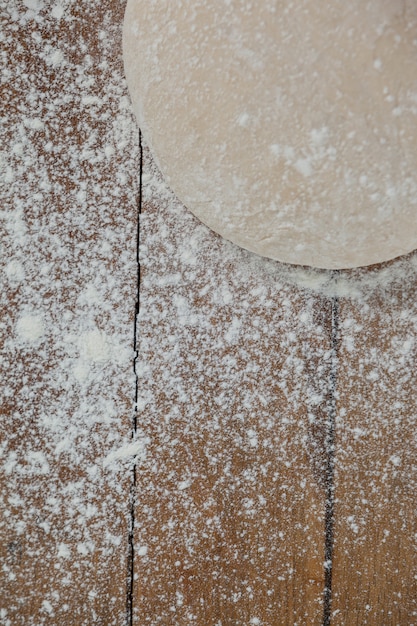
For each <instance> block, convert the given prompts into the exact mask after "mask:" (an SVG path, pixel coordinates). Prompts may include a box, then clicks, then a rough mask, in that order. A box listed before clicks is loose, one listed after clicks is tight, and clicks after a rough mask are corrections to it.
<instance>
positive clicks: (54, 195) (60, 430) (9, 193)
mask: <svg viewBox="0 0 417 626" xmlns="http://www.w3.org/2000/svg"><path fill="white" fill-rule="evenodd" d="M39 9H40V10H39ZM0 11H1V18H2V24H1V34H2V77H3V79H4V81H5V82H4V83H3V87H2V95H1V101H2V113H3V115H4V116H5V119H4V125H3V126H2V151H3V152H2V156H3V157H4V160H3V161H2V168H1V175H2V190H1V198H2V201H1V206H0V212H1V219H0V228H1V235H0V236H1V244H2V252H1V258H0V270H1V285H2V287H1V293H0V298H1V304H0V310H1V335H2V338H1V341H0V345H1V366H0V367H1V435H0V439H1V457H0V458H1V460H0V468H1V505H0V508H1V516H0V538H1V539H0V563H1V568H0V623H1V624H2V625H4V626H6V625H7V626H15V625H16V626H17V625H20V624H22V625H24V626H29V625H36V626H40V625H47V624H49V625H51V626H52V625H56V624H63V625H64V624H65V625H66V624H68V625H74V626H75V625H76V626H81V625H82V624H83V625H88V626H91V625H92V624H100V625H102V626H109V625H113V624H114V625H116V626H120V624H123V623H125V621H126V611H127V607H126V597H127V583H128V560H129V547H128V530H129V525H130V511H129V489H130V480H131V474H130V471H129V468H124V469H123V468H120V467H119V468H118V467H117V466H116V467H114V468H110V467H109V468H108V469H105V468H104V467H103V459H104V458H105V457H106V455H107V454H108V453H110V452H111V451H112V450H114V449H116V448H117V447H118V446H120V445H123V443H124V442H126V441H127V442H128V441H129V436H130V430H131V420H132V414H133V407H132V404H133V396H134V375H133V371H132V347H133V341H132V327H133V319H134V310H135V309H134V306H135V299H136V293H135V290H136V266H135V252H136V203H137V197H135V193H136V192H137V184H136V181H137V167H138V160H137V157H138V150H137V137H138V134H137V131H136V129H135V126H134V123H133V120H132V118H131V115H130V113H129V112H128V111H126V108H125V109H123V106H124V104H125V105H126V107H127V106H128V100H127V92H126V88H125V85H124V83H123V78H122V76H123V75H122V61H121V52H120V51H121V24H122V18H123V6H122V5H121V4H120V3H118V2H113V1H111V0H105V1H104V2H100V3H99V4H98V3H92V2H90V0H88V1H81V2H64V3H63V4H62V5H61V4H60V3H58V2H57V3H41V2H39V3H37V2H20V1H19V2H15V1H14V0H11V1H10V2H2V3H1V8H0ZM121 96H122V97H121ZM123 98H124V99H125V100H123ZM2 122H3V121H2ZM123 124H124V125H125V127H126V131H125V136H124V137H123V136H122V135H121V133H120V126H121V125H123ZM120 139H122V140H123V141H122V142H120ZM118 142H120V143H118ZM123 177H124V184H123V185H121V179H122V178H123ZM135 188H136V192H135ZM36 324H38V326H39V325H41V326H42V325H43V328H41V327H40V326H39V328H38V331H39V333H38V334H39V336H38V337H37V332H36V328H37V326H36ZM103 337H104V338H107V339H108V342H109V344H108V345H111V342H112V341H113V340H114V341H116V340H117V341H118V340H120V339H121V340H123V341H124V345H123V350H124V354H125V357H126V358H123V359H117V358H116V359H114V358H107V357H106V354H105V351H104V355H100V353H98V358H94V355H95V353H94V349H95V348H94V341H95V340H96V339H97V340H98V341H99V342H100V340H101V339H102V338H103ZM80 341H81V343H80ZM103 341H104V339H103ZM83 342H84V343H85V344H86V345H82V344H83ZM104 345H107V344H104ZM107 347H108V346H107ZM99 348H100V343H99ZM83 354H84V357H85V358H82V356H83ZM96 356H97V355H96ZM77 367H78V369H77ZM121 469H123V471H121Z"/></svg>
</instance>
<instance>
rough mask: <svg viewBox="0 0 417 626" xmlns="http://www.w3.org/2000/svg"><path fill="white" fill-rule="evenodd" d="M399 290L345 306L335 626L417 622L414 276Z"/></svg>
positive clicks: (416, 288) (342, 308)
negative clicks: (343, 625) (338, 625)
mask: <svg viewBox="0 0 417 626" xmlns="http://www.w3.org/2000/svg"><path fill="white" fill-rule="evenodd" d="M408 279H410V277H408ZM395 287H396V288H395V289H393V288H392V287H388V288H387V289H386V290H385V292H381V290H380V291H379V293H375V294H374V295H372V294H370V295H369V296H368V297H366V298H362V299H360V300H352V301H349V300H344V301H342V302H341V305H340V316H341V320H340V323H341V344H340V354H339V379H338V403H337V405H338V410H337V426H336V482H335V485H336V491H335V499H336V507H335V511H336V515H335V549H334V563H333V606H332V610H333V620H332V624H335V625H337V624H340V625H342V624H349V625H351V624H352V625H361V626H362V625H363V624H369V625H372V626H380V625H384V626H394V625H396V626H400V625H401V626H402V625H404V626H406V625H411V624H416V623H417V577H416V573H417V540H416V537H417V535H416V532H417V511H416V498H417V482H416V459H417V444H416V419H417V402H416V393H415V391H416V350H415V338H416V323H417V308H416V302H417V300H416V293H417V282H416V278H415V277H413V278H412V279H411V282H407V283H403V284H400V285H396V286H395Z"/></svg>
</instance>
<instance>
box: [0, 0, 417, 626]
mask: <svg viewBox="0 0 417 626" xmlns="http://www.w3.org/2000/svg"><path fill="white" fill-rule="evenodd" d="M3 4H4V6H3V7H2V9H1V10H2V14H1V17H2V33H5V35H6V38H5V41H6V46H5V47H4V52H3V68H4V71H3V75H4V78H5V80H6V82H5V84H4V85H3V88H2V89H3V91H2V103H3V105H4V109H5V112H6V115H7V117H6V125H5V127H4V128H5V134H4V138H5V142H4V145H3V146H2V150H3V156H4V159H3V160H2V163H1V174H2V182H3V183H4V185H3V191H2V206H1V218H2V221H1V228H2V231H1V240H2V241H1V242H2V244H3V246H4V253H3V251H2V257H1V259H0V267H1V270H2V290H1V293H0V298H1V301H0V302H1V304H0V306H1V312H2V317H1V332H2V340H1V348H2V362H1V375H2V397H1V419H2V434H1V449H0V451H1V457H0V459H1V461H0V463H1V471H2V474H1V481H2V482H1V513H2V516H1V520H0V537H1V541H0V560H1V566H2V567H1V570H0V623H1V624H3V623H4V624H5V625H7V626H9V625H12V626H14V624H22V625H23V624H24V625H35V624H36V626H41V625H42V626H43V625H51V626H52V625H55V624H58V623H59V624H65V625H66V624H68V625H70V626H72V625H77V626H79V625H84V624H85V625H88V626H90V625H93V624H101V625H103V626H111V625H112V624H114V625H117V626H119V625H120V624H126V625H130V624H136V625H138V626H142V625H143V626H145V625H146V624H152V625H153V624H166V625H172V626H176V625H179V626H182V625H183V626H185V625H188V624H196V625H197V624H199V625H201V626H220V624H221V626H239V625H242V626H246V625H248V626H251V625H257V624H259V625H262V626H281V625H296V624H297V625H298V626H300V625H304V624H305V625H306V626H308V625H310V624H313V625H314V624H317V625H319V624H325V625H326V626H333V625H346V626H351V625H352V626H353V625H362V624H367V625H372V626H385V625H387V626H412V625H413V624H417V589H416V580H417V563H416V561H417V555H416V547H417V540H416V536H417V535H416V533H417V529H416V505H415V503H416V495H417V494H416V480H415V472H416V467H415V466H416V458H417V457H416V452H417V450H416V445H417V444H416V435H415V423H416V414H417V412H416V401H415V383H416V381H415V378H416V373H415V372H416V367H415V366H416V363H415V343H414V342H415V336H416V324H417V310H416V307H417V305H416V302H417V298H416V296H417V284H416V280H415V278H412V279H411V280H409V281H407V282H404V283H402V284H401V283H398V282H397V283H396V285H395V286H391V287H387V288H386V289H385V290H384V289H380V290H378V291H377V292H375V293H374V294H371V293H370V294H363V295H362V296H356V297H355V298H349V297H344V298H339V300H338V301H336V300H335V299H334V298H331V297H330V296H320V295H318V294H317V293H314V292H313V291H308V290H307V289H302V288H301V287H297V286H295V285H293V286H291V285H289V284H287V283H285V282H283V281H282V278H281V277H280V275H279V274H278V273H277V272H276V271H275V269H274V268H275V265H274V264H273V263H272V264H271V263H264V262H263V261H261V260H259V259H257V258H256V257H255V256H254V255H251V254H249V253H246V252H245V251H243V250H238V249H237V248H235V247H234V246H231V244H228V243H227V242H225V241H223V240H222V239H221V238H219V237H217V236H216V235H214V234H213V233H211V232H209V231H208V230H207V229H206V228H205V227H203V226H202V225H201V224H199V222H198V221H197V220H196V219H195V218H194V217H193V216H192V215H190V214H189V213H188V212H187V211H186V210H185V209H184V207H182V206H181V205H180V204H178V203H177V202H176V201H175V200H174V199H173V198H172V197H171V196H170V195H169V193H168V192H167V190H166V187H164V185H163V184H161V183H160V180H159V178H158V173H157V172H156V171H155V168H154V166H153V165H152V162H151V159H150V157H149V155H148V153H147V151H146V150H145V160H144V166H143V178H142V183H143V206H142V217H141V288H140V314H139V317H138V321H137V328H136V348H137V350H138V355H137V359H136V373H137V377H138V397H137V411H136V422H137V423H136V430H137V432H136V437H137V438H138V439H139V441H141V440H143V442H144V447H145V449H146V454H144V455H143V458H142V455H139V457H138V461H137V467H136V476H135V481H136V483H135V488H134V495H135V506H134V508H132V502H131V493H132V492H131V487H132V483H131V480H132V472H131V465H130V464H129V462H127V463H126V464H123V463H122V464H120V463H119V464H117V463H116V464H113V465H110V466H109V467H108V468H105V467H104V466H103V460H104V459H105V457H106V455H107V454H108V453H109V452H111V451H113V450H117V449H118V448H119V447H120V446H122V445H123V444H125V443H126V442H127V443H128V442H129V441H130V437H131V434H132V433H131V430H132V415H133V410H134V392H135V378H134V372H133V370H132V358H131V357H132V355H131V354H130V353H125V352H123V350H121V351H120V355H119V353H118V354H117V355H113V356H114V358H107V359H106V358H105V357H103V359H102V360H100V358H101V357H100V358H99V359H98V360H97V361H94V359H93V360H90V361H89V363H88V366H89V370H88V371H86V370H85V363H84V362H80V358H81V357H80V355H82V354H83V350H85V349H86V350H87V352H88V350H89V349H90V348H89V347H88V346H87V348H85V347H83V345H82V344H81V343H80V342H79V338H81V340H87V343H88V341H89V339H88V338H90V339H91V337H92V336H93V337H97V336H98V337H102V336H105V337H107V338H109V341H110V339H111V337H112V336H115V337H116V336H117V337H120V334H122V335H123V336H124V337H125V339H126V340H127V341H128V342H131V343H132V346H133V332H134V319H133V317H134V309H135V303H136V297H137V296H136V265H135V262H136V259H135V256H136V210H137V204H138V202H139V197H138V196H139V188H138V174H139V135H138V133H137V129H136V127H135V124H134V122H133V119H132V116H131V112H130V110H129V101H128V98H127V91H126V87H125V84H124V81H123V75H122V60H121V41H120V35H121V25H122V19H123V8H124V4H123V3H121V4H120V3H119V2H116V1H114V0H105V1H104V2H101V3H99V4H97V5H96V4H93V3H91V2H87V0H82V1H80V2H72V1H71V2H65V3H63V4H62V5H61V4H59V3H55V4H54V5H53V6H48V7H47V6H46V3H45V6H41V5H42V3H36V2H31V1H30V0H28V1H27V2H17V1H14V0H11V1H10V3H3ZM10 215H13V219H12V218H11V217H10ZM97 285H99V286H100V287H99V289H98V290H97ZM93 287H94V288H93ZM31 316H32V317H31ZM28 319H29V320H32V322H33V320H35V321H34V323H35V325H36V320H37V319H41V320H42V323H43V325H44V328H43V330H42V332H40V334H39V337H37V338H36V337H34V336H33V335H31V332H26V330H25V328H26V327H25V325H24V324H23V326H22V320H24V321H25V320H26V321H25V323H27V321H28ZM25 333H26V335H25ZM89 333H90V334H89ZM91 333H93V335H91ZM94 333H95V334H94ZM35 335H36V333H35ZM77 337H78V339H77ZM77 367H78V369H77ZM83 368H84V369H83ZM103 381H104V384H103ZM333 438H334V449H333V448H332V443H333ZM333 463H334V465H333ZM132 524H134V534H133V537H132V536H131V535H130V534H129V533H130V529H131V525H132ZM132 545H134V549H135V551H134V555H133V556H134V559H133V562H132V560H131V556H132V553H131V550H132ZM326 557H327V558H329V557H330V560H331V564H332V568H331V569H327V570H325V566H324V561H325V558H326ZM326 571H327V573H326ZM326 584H327V585H330V584H331V593H330V590H329V593H327V594H326V593H325V586H326ZM330 600H331V602H330Z"/></svg>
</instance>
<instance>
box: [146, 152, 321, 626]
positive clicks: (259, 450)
mask: <svg viewBox="0 0 417 626" xmlns="http://www.w3.org/2000/svg"><path fill="white" fill-rule="evenodd" d="M148 169H149V162H148V160H146V161H145V166H144V179H147V178H148ZM141 242H142V250H143V252H142V259H141V291H140V294H141V295H140V316H139V325H138V350H139V358H138V363H139V370H138V373H139V407H140V410H139V413H138V427H139V430H140V432H141V434H142V436H143V437H145V438H146V439H148V440H149V445H148V455H147V458H146V461H145V462H144V463H143V464H142V465H140V467H139V469H138V474H137V506H136V511H135V529H136V530H135V542H136V546H137V552H136V554H137V559H136V561H135V570H136V585H135V600H136V603H135V611H136V614H135V615H136V622H135V623H137V624H156V623H163V624H184V625H185V624H189V623H197V624H207V625H208V624H210V625H213V626H214V625H215V624H220V623H221V624H235V625H239V624H242V625H244V624H245V625H246V624H321V623H322V619H323V589H324V568H323V561H324V536H325V533H324V529H325V524H324V513H325V483H326V465H327V455H326V451H325V435H326V433H325V430H326V420H327V413H328V408H329V393H330V389H329V384H330V382H329V381H330V366H331V344H330V338H331V302H330V301H328V300H326V299H324V298H320V297H319V296H312V295H311V294H306V293H303V292H302V291H301V290H299V289H297V288H294V287H292V288H291V287H284V286H283V285H281V284H280V283H279V280H278V279H277V278H276V277H274V276H273V275H268V272H266V271H265V269H263V268H262V264H261V266H259V267H258V266H253V265H252V260H253V257H252V255H250V254H249V253H246V252H245V251H243V250H242V251H238V250H237V249H236V247H235V246H232V245H231V244H228V243H227V242H225V241H223V240H221V238H219V237H217V236H216V235H215V234H214V233H212V232H210V231H208V229H206V228H204V227H203V226H201V225H200V224H199V223H198V221H197V220H196V219H195V218H194V217H193V216H191V215H190V214H189V213H188V212H187V211H186V210H185V209H184V208H183V207H182V206H181V205H180V204H178V203H177V204H175V203H174V204H173V203H172V198H171V200H170V201H169V202H168V203H167V202H164V200H163V198H162V197H161V196H156V197H152V194H151V196H150V197H149V198H147V199H146V201H145V203H144V208H143V212H142V216H141ZM311 328H314V330H313V332H311Z"/></svg>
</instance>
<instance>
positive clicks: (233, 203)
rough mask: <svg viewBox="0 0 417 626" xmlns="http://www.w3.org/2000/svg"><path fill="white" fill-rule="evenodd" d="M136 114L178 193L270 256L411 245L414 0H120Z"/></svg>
mask: <svg viewBox="0 0 417 626" xmlns="http://www.w3.org/2000/svg"><path fill="white" fill-rule="evenodd" d="M124 59H125V70H126V76H127V80H128V85H129V90H130V94H131V97H132V101H133V105H134V109H135V114H136V116H137V119H138V121H139V125H140V126H141V128H142V130H143V132H144V135H145V138H146V140H147V142H148V144H149V145H150V147H151V150H152V152H153V153H154V156H155V158H156V161H157V164H158V165H159V167H160V168H161V171H162V173H163V174H164V177H165V178H166V180H167V182H168V184H169V185H170V187H171V188H172V189H173V191H174V192H175V193H176V195H177V196H178V198H179V199H180V200H181V201H182V202H183V203H184V204H185V206H187V207H188V208H189V209H190V210H191V211H192V212H193V213H194V214H195V215H196V216H197V217H198V218H200V219H201V220H202V221H203V222H204V223H205V224H207V225H208V226H209V227H210V228H212V229H213V230H214V231H216V232H217V233H220V234H221V235H222V236H223V237H225V238H226V239H229V240H230V241H233V242H234V243H236V244H238V245H240V246H242V247H243V248H246V249H248V250H251V251H253V252H255V253H257V254H260V255H264V256H267V257H270V258H273V259H277V260H279V261H284V262H287V263H295V264H301V265H310V266H315V267H321V268H329V269H330V268H333V269H337V268H350V267H358V266H364V265H370V264H374V263H379V262H381V261H386V260H388V259H392V258H394V257H397V256H399V255H402V254H405V253H407V252H410V251H411V250H414V249H415V248H417V218H416V212H417V3H416V2H408V1H400V0H372V1H366V0H351V2H346V1H345V0H334V1H333V2H328V0H300V1H299V2H290V1H289V0H281V1H276V0H268V1H267V0H257V2H249V1H248V2H246V1H245V2H242V0H213V1H212V2H207V1H205V0H200V1H198V0H182V1H181V2H173V1H172V0H129V2H128V6H127V11H126V16H125V27H124Z"/></svg>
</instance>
